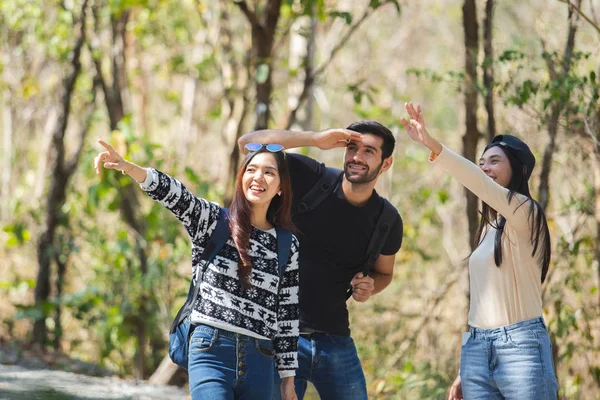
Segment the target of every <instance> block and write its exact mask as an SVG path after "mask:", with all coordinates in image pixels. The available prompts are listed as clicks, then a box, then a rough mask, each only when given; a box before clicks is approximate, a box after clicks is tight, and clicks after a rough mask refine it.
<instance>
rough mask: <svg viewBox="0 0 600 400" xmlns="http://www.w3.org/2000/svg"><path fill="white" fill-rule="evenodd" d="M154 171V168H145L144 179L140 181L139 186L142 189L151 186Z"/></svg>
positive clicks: (147, 188)
mask: <svg viewBox="0 0 600 400" xmlns="http://www.w3.org/2000/svg"><path fill="white" fill-rule="evenodd" d="M156 175H157V174H156V171H155V170H154V168H146V180H144V182H140V187H141V188H142V190H144V191H146V192H147V191H148V190H150V189H151V188H152V184H153V183H154V182H155V181H156V179H155V176H156Z"/></svg>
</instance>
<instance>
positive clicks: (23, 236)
mask: <svg viewBox="0 0 600 400" xmlns="http://www.w3.org/2000/svg"><path fill="white" fill-rule="evenodd" d="M2 230H3V231H4V232H6V233H8V240H7V241H6V243H5V244H6V246H7V247H14V246H22V245H24V244H25V243H27V242H29V241H30V240H31V233H30V232H29V230H28V229H27V226H26V225H25V223H24V222H22V221H15V222H13V223H10V224H8V225H5V226H4V228H2Z"/></svg>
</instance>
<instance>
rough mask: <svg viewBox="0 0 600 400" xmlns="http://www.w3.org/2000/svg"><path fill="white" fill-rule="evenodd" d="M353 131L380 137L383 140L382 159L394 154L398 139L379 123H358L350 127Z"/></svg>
mask: <svg viewBox="0 0 600 400" xmlns="http://www.w3.org/2000/svg"><path fill="white" fill-rule="evenodd" d="M346 129H350V130H351V131H354V132H358V133H369V134H371V135H375V136H379V137H380V138H382V139H383V145H382V146H381V159H382V160H384V159H386V158H388V157H389V156H391V155H392V153H393V152H394V146H395V145H396V139H394V135H393V134H392V131H390V130H389V129H388V128H386V127H385V126H383V125H381V124H380V123H379V122H377V121H357V122H353V123H351V124H350V126H348V128H346Z"/></svg>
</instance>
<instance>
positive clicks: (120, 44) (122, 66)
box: [92, 8, 148, 379]
mask: <svg viewBox="0 0 600 400" xmlns="http://www.w3.org/2000/svg"><path fill="white" fill-rule="evenodd" d="M92 10H93V11H94V18H95V25H96V31H98V30H99V16H98V10H97V9H96V8H92ZM129 17H130V10H125V11H123V12H122V13H121V15H120V16H119V17H118V18H116V19H112V20H111V29H112V35H113V37H112V40H113V46H112V51H111V57H112V58H111V65H112V82H111V85H110V86H109V84H108V81H107V80H106V79H105V77H104V75H103V73H102V68H101V60H100V59H99V58H97V57H94V65H95V67H96V73H97V75H98V79H99V81H100V86H101V87H102V90H103V92H104V98H105V104H106V109H107V113H108V118H109V124H110V130H111V131H114V130H117V129H119V123H120V122H121V120H122V119H123V117H124V116H125V115H126V111H125V101H124V99H123V96H124V92H125V90H126V86H127V79H126V76H127V69H126V65H127V60H126V57H125V54H126V47H127V42H126V26H127V22H128V21H129ZM96 34H97V35H99V32H96ZM117 189H118V191H119V197H120V199H121V201H120V213H121V218H123V220H124V221H125V223H126V224H127V225H128V226H129V227H130V228H131V230H132V231H133V232H134V237H135V249H136V253H137V259H138V261H139V263H140V267H139V268H140V271H141V273H142V276H145V275H146V274H147V272H148V257H147V255H146V251H145V248H144V239H143V238H144V237H145V234H146V224H145V222H144V220H143V218H138V217H137V215H136V210H138V209H139V200H138V197H137V192H136V190H135V188H134V185H133V184H132V183H128V184H126V185H125V186H119V187H118V188H117ZM146 303H147V296H146V295H142V296H141V298H140V301H139V304H140V308H139V310H137V315H136V317H135V323H136V326H137V332H136V335H137V343H138V348H137V350H136V364H137V375H136V377H137V378H138V379H143V378H144V377H145V370H146V368H145V365H146V355H145V347H146V343H147V329H146V321H147V316H148V310H146V308H145V307H146Z"/></svg>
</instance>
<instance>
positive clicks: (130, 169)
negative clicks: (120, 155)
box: [121, 163, 133, 175]
mask: <svg viewBox="0 0 600 400" xmlns="http://www.w3.org/2000/svg"><path fill="white" fill-rule="evenodd" d="M129 164H131V168H129V170H128V171H127V172H125V170H124V169H122V170H121V173H122V174H123V175H127V174H129V173H130V172H131V171H132V170H133V164H132V163H129Z"/></svg>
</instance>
